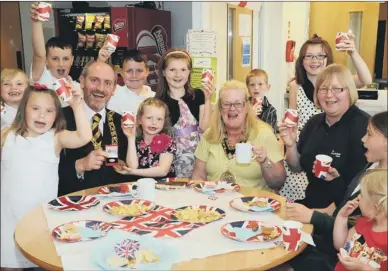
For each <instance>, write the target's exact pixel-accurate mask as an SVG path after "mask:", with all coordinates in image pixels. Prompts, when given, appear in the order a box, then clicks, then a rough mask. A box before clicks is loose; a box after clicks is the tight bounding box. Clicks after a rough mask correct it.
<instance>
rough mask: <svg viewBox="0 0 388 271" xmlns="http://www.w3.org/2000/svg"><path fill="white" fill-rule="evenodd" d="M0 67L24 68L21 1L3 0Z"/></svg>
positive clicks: (1, 7) (0, 7)
mask: <svg viewBox="0 0 388 271" xmlns="http://www.w3.org/2000/svg"><path fill="white" fill-rule="evenodd" d="M0 5H1V6H0V9H1V61H0V69H1V70H2V69H4V68H19V69H22V70H23V68H24V63H23V56H22V52H23V42H22V30H21V27H20V12H19V2H1V3H0Z"/></svg>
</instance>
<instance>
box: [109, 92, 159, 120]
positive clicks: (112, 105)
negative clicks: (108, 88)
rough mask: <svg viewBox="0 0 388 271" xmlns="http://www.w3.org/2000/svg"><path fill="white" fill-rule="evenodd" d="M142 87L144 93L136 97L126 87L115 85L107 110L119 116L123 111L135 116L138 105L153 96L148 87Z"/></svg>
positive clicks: (153, 93)
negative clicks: (144, 90) (130, 112)
mask: <svg viewBox="0 0 388 271" xmlns="http://www.w3.org/2000/svg"><path fill="white" fill-rule="evenodd" d="M143 87H144V88H145V89H146V93H145V94H143V95H137V94H136V93H134V92H133V91H131V90H130V89H128V87H127V86H119V85H117V87H116V92H115V94H114V95H113V96H112V97H111V98H110V100H109V103H108V105H107V108H108V109H110V110H113V111H115V112H117V113H119V114H120V115H122V114H123V113H124V111H132V112H133V113H134V114H135V115H136V113H137V109H138V107H139V104H140V103H141V102H142V101H144V100H145V99H146V98H150V97H154V96H155V92H153V91H152V90H151V88H150V87H149V86H143Z"/></svg>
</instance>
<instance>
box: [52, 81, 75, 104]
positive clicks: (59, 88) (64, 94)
mask: <svg viewBox="0 0 388 271" xmlns="http://www.w3.org/2000/svg"><path fill="white" fill-rule="evenodd" d="M53 88H54V90H55V92H56V93H57V95H58V97H59V98H61V99H62V100H63V101H65V102H67V101H69V100H70V99H71V98H73V94H72V93H71V91H72V88H71V87H69V86H68V81H67V80H66V79H65V78H60V79H58V80H56V81H55V82H54V84H53Z"/></svg>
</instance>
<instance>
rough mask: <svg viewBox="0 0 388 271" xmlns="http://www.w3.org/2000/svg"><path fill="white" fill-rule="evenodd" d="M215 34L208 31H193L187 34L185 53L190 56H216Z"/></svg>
mask: <svg viewBox="0 0 388 271" xmlns="http://www.w3.org/2000/svg"><path fill="white" fill-rule="evenodd" d="M216 38H217V33H216V31H209V30H193V29H190V30H189V31H188V32H187V51H188V52H189V54H190V55H192V56H211V57H215V56H216V54H217V43H216Z"/></svg>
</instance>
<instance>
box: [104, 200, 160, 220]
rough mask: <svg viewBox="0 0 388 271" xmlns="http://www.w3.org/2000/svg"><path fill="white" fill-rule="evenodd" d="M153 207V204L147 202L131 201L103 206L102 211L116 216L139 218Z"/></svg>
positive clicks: (120, 201) (115, 202) (121, 201)
mask: <svg viewBox="0 0 388 271" xmlns="http://www.w3.org/2000/svg"><path fill="white" fill-rule="evenodd" d="M154 207H155V203H153V202H152V201H149V200H143V199H132V200H119V201H113V202H109V203H107V204H105V205H104V206H103V207H102V209H103V210H104V211H105V212H107V213H108V214H111V215H116V216H121V217H125V216H139V215H143V214H146V213H148V212H149V211H151V210H152V209H153V208H154Z"/></svg>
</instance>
